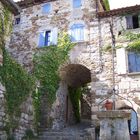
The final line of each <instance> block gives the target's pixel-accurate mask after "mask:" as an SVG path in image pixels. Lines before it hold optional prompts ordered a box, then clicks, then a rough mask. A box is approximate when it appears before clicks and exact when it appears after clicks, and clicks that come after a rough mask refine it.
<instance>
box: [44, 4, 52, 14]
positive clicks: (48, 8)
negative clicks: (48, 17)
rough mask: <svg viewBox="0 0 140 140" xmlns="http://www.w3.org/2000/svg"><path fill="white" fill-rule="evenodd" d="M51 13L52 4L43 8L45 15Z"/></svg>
mask: <svg viewBox="0 0 140 140" xmlns="http://www.w3.org/2000/svg"><path fill="white" fill-rule="evenodd" d="M50 11H51V4H50V3H47V4H45V5H43V7H42V12H43V14H48V13H50Z"/></svg>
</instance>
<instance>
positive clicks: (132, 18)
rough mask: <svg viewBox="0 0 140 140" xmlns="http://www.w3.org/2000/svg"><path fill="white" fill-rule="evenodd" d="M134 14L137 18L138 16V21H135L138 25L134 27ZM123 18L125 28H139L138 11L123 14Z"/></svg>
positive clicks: (139, 18) (139, 17) (139, 15)
mask: <svg viewBox="0 0 140 140" xmlns="http://www.w3.org/2000/svg"><path fill="white" fill-rule="evenodd" d="M135 16H137V18H138V21H137V24H138V27H134V26H135V25H134V17H135ZM125 19H126V29H127V30H131V29H138V28H140V21H139V20H140V13H135V14H130V15H127V16H125ZM129 22H130V23H129Z"/></svg>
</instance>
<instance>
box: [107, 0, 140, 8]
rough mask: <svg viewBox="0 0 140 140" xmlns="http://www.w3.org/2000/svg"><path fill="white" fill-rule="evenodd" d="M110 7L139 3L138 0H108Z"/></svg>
mask: <svg viewBox="0 0 140 140" xmlns="http://www.w3.org/2000/svg"><path fill="white" fill-rule="evenodd" d="M109 3H110V9H116V8H120V7H127V6H133V5H136V4H137V5H139V4H140V0H109Z"/></svg>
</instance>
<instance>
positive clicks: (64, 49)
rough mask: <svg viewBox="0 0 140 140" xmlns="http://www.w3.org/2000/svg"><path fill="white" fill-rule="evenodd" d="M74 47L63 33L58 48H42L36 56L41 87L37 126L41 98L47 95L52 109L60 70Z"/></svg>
mask: <svg viewBox="0 0 140 140" xmlns="http://www.w3.org/2000/svg"><path fill="white" fill-rule="evenodd" d="M73 46H74V44H73V43H71V41H70V38H69V36H68V35H67V34H66V33H61V34H60V35H59V38H58V45H57V46H49V47H43V48H40V49H39V50H38V51H37V53H36V54H35V56H34V76H35V77H36V79H37V80H38V81H39V83H40V86H39V88H38V89H37V90H36V93H35V94H34V96H33V97H34V108H35V119H36V120H35V124H36V126H37V127H38V125H39V121H40V106H41V96H42V95H43V94H47V101H46V102H47V104H48V107H49V108H50V107H51V105H52V103H53V102H54V100H55V98H56V91H57V89H58V85H59V81H60V78H59V73H58V69H59V67H60V65H61V64H63V63H64V62H65V61H66V60H67V59H68V54H69V51H70V50H71V48H72V47H73Z"/></svg>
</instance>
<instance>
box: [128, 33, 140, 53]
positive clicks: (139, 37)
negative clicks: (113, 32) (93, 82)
mask: <svg viewBox="0 0 140 140" xmlns="http://www.w3.org/2000/svg"><path fill="white" fill-rule="evenodd" d="M125 36H126V39H128V40H129V41H130V43H129V44H128V46H127V47H126V49H127V50H128V51H135V52H140V34H138V33H132V32H127V33H126V34H125Z"/></svg>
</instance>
